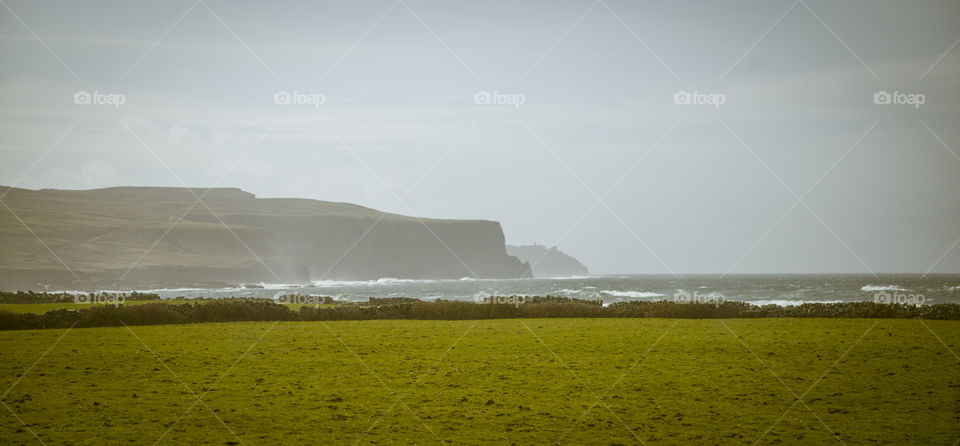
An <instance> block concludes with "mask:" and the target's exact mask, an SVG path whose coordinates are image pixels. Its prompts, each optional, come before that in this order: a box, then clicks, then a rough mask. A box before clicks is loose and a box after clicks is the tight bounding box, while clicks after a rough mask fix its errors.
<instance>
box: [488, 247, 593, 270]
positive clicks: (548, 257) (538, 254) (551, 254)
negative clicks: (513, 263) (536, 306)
mask: <svg viewBox="0 0 960 446" xmlns="http://www.w3.org/2000/svg"><path fill="white" fill-rule="evenodd" d="M507 254H509V255H511V256H514V257H516V258H518V259H520V261H521V262H527V263H529V264H530V265H533V275H534V276H536V277H569V276H587V275H589V274H590V272H589V271H588V270H587V267H586V266H584V265H583V264H582V263H580V261H579V260H577V259H575V258H573V257H571V256H569V255H567V254H565V253H563V252H562V251H560V250H559V249H557V247H556V246H554V247H553V248H550V249H547V247H546V246H541V245H536V244H535V245H524V246H513V245H507Z"/></svg>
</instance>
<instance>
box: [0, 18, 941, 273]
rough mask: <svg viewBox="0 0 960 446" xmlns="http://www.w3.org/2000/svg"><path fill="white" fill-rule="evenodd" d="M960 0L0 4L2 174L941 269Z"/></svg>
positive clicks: (589, 247)
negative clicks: (239, 192) (346, 205)
mask: <svg viewBox="0 0 960 446" xmlns="http://www.w3.org/2000/svg"><path fill="white" fill-rule="evenodd" d="M958 42H960V2H956V1H953V0H947V1H932V0H920V1H915V2H906V1H875V0H870V1H848V2H840V3H838V2H831V1H818V0H802V1H801V0H784V1H780V0H776V1H769V0H763V1H724V2H716V1H700V2H688V1H671V2H652V1H625V0H602V1H596V0H576V1H566V0H563V1H559V0H551V1H529V2H516V1H490V2H469V1H443V2H440V1H421V0H376V1H353V0H351V1H335V2H334V1H327V2H309V3H307V2H303V3H299V2H246V1H224V0H202V1H201V0H185V1H173V0H171V1H163V2H129V1H126V2H122V1H113V2H98V1H90V2H74V1H48V0H39V1H19V0H0V60H2V62H3V63H0V184H2V185H6V186H11V185H15V186H17V187H25V188H31V189H38V188H58V189H90V188H100V187H110V186H124V185H143V186H173V187H180V186H184V185H187V186H191V187H212V186H217V187H239V188H242V189H244V190H247V191H249V192H252V193H254V194H256V195H257V196H258V197H302V198H314V199H319V200H329V201H342V202H351V203H356V204H360V205H363V206H368V207H372V208H376V209H380V210H384V211H390V212H395V213H401V214H408V215H416V216H421V217H433V218H457V219H487V220H496V221H499V222H501V224H502V226H503V229H504V232H505V236H506V240H507V242H508V243H511V244H532V243H538V244H541V245H547V246H558V247H559V248H560V249H561V250H563V251H565V252H567V253H569V254H571V255H573V256H575V257H577V258H578V259H580V260H581V261H582V262H583V263H585V264H586V265H587V266H588V267H589V268H590V270H591V272H592V273H595V274H622V273H641V274H690V273H712V274H720V273H731V274H733V273H863V274H880V273H889V272H910V273H927V272H929V273H958V272H960V247H958V246H957V245H958V242H960V198H958V197H960V155H958V153H960V127H958V126H957V125H956V123H957V121H956V120H957V116H958V114H960V113H958V112H960V45H958V44H957V43H958Z"/></svg>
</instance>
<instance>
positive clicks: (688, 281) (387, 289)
mask: <svg viewBox="0 0 960 446" xmlns="http://www.w3.org/2000/svg"><path fill="white" fill-rule="evenodd" d="M260 286H263V288H220V289H198V288H178V289H162V290H150V292H155V293H158V294H159V295H160V296H161V297H163V298H174V297H178V296H183V297H186V298H196V297H206V298H228V297H266V298H276V297H278V296H280V295H282V294H288V293H299V294H304V295H320V296H332V297H335V298H338V299H341V300H349V301H365V300H367V298H369V297H371V296H372V297H415V298H419V299H424V300H434V299H448V300H475V299H477V298H478V297H479V298H482V297H485V296H490V295H497V296H507V295H523V296H543V295H548V294H549V295H558V296H568V297H576V298H583V299H602V300H603V301H604V302H605V303H612V302H623V301H660V300H669V301H673V300H675V299H687V300H688V301H691V300H694V301H717V300H721V299H722V300H726V301H743V302H749V303H751V304H755V305H765V304H771V303H772V304H778V305H799V304H801V303H805V302H851V301H877V300H879V301H881V302H890V301H900V302H902V303H917V304H926V305H930V304H937V303H960V274H938V275H930V276H927V277H921V276H919V275H880V276H877V277H875V276H872V275H730V276H726V277H721V276H710V275H687V276H679V277H673V276H653V275H616V276H592V277H567V278H535V279H508V280H480V279H467V278H464V279H461V280H406V279H391V278H384V279H380V280H372V281H332V280H330V281H316V282H313V283H311V284H268V283H264V284H260Z"/></svg>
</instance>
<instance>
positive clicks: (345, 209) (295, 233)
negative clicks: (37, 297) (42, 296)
mask: <svg viewBox="0 0 960 446" xmlns="http://www.w3.org/2000/svg"><path fill="white" fill-rule="evenodd" d="M4 190H5V188H4ZM197 197H201V198H202V201H200V202H198V201H197ZM3 202H4V203H5V204H6V205H7V206H8V207H9V211H8V210H7V209H2V210H0V211H3V213H0V289H25V288H31V289H43V288H66V289H93V288H118V289H131V288H133V289H144V288H156V287H177V286H222V285H225V284H239V283H258V282H272V283H275V282H284V283H289V282H294V283H303V282H307V281H310V280H370V279H379V278H383V277H395V278H410V279H459V278H462V277H476V278H515V277H526V276H529V272H528V271H529V267H528V265H526V264H525V263H523V262H521V261H519V260H518V259H516V258H514V257H511V256H509V255H507V253H506V249H505V244H504V235H503V230H502V229H501V227H500V224H499V223H498V222H495V221H486V220H442V219H418V218H415V217H409V216H403V215H397V214H389V213H383V212H380V211H377V210H374V209H370V208H365V207H362V206H357V205H353V204H348V203H334V202H325V201H318V200H307V199H285V198H268V199H262V198H256V197H255V196H254V195H253V194H250V193H248V192H244V191H242V190H239V189H228V188H220V189H209V190H208V189H186V188H160V187H116V188H107V189H95V190H78V191H73V190H49V189H43V190H36V191H34V190H27V189H11V190H10V191H9V193H7V195H6V197H4V199H3Z"/></svg>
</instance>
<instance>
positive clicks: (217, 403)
mask: <svg viewBox="0 0 960 446" xmlns="http://www.w3.org/2000/svg"><path fill="white" fill-rule="evenodd" d="M938 338H939V340H938ZM958 339H960V322H956V321H920V320H891V319H880V320H870V319H714V320H695V319H693V320H691V319H684V320H677V319H502V320H476V321H410V320H377V321H342V322H239V323H207V324H193V325H161V326H134V327H103V328H83V329H80V328H78V329H72V330H62V329H50V330H24V331H7V332H0V380H2V381H0V387H2V389H3V390H5V393H3V394H2V397H0V401H2V403H3V405H5V406H6V408H2V409H0V411H2V412H0V443H2V444H6V443H9V444H39V443H40V442H41V441H42V442H43V443H47V444H66V443H73V444H184V443H187V444H249V445H254V444H300V443H307V444H318V443H334V444H385V443H391V444H393V443H396V444H430V443H450V444H483V443H493V442H496V443H515V444H547V443H560V444H660V443H663V444H764V445H773V444H834V443H836V444H850V445H853V444H866V445H872V444H926V445H936V444H943V445H953V444H955V442H956V441H957V440H958V439H960V360H958V358H957V357H956V355H955V354H954V353H953V352H956V351H957V350H958V346H957V345H956V344H957V343H956V341H957V340H958ZM941 340H942V341H943V343H941ZM944 343H945V344H946V345H945V344H944ZM948 347H949V348H948ZM951 350H952V351H951ZM6 389H9V390H6ZM798 397H799V399H798ZM8 409H9V410H8Z"/></svg>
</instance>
